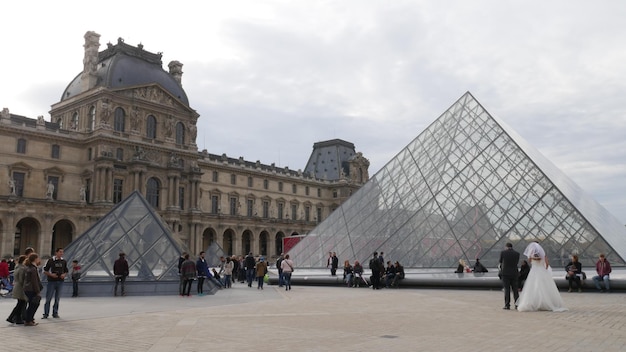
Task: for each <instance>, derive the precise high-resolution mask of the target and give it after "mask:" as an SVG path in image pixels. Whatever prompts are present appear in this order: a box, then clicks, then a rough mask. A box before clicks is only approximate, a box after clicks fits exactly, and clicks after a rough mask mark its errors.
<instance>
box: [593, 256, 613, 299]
mask: <svg viewBox="0 0 626 352" xmlns="http://www.w3.org/2000/svg"><path fill="white" fill-rule="evenodd" d="M596 273H598V275H596V276H594V277H593V283H594V284H595V285H596V288H597V289H598V291H600V292H605V290H606V292H609V291H610V290H611V286H610V284H609V281H610V278H609V274H610V273H611V264H610V263H609V261H608V260H606V258H605V257H604V254H600V259H598V261H597V262H596ZM600 281H603V282H604V289H603V288H602V286H600Z"/></svg>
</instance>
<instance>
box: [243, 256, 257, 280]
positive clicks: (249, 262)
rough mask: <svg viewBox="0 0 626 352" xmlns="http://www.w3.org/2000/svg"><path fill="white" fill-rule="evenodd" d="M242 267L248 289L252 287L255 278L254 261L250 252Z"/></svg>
mask: <svg viewBox="0 0 626 352" xmlns="http://www.w3.org/2000/svg"><path fill="white" fill-rule="evenodd" d="M243 265H244V267H245V268H246V280H247V281H248V287H252V281H253V280H254V278H255V276H256V272H255V270H256V269H255V265H256V260H255V259H254V257H253V256H252V252H250V253H248V255H247V256H246V258H245V259H244V261H243Z"/></svg>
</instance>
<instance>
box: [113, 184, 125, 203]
mask: <svg viewBox="0 0 626 352" xmlns="http://www.w3.org/2000/svg"><path fill="white" fill-rule="evenodd" d="M123 189H124V180H122V179H119V178H116V179H115V180H113V203H115V204H117V203H120V202H121V201H122V194H123Z"/></svg>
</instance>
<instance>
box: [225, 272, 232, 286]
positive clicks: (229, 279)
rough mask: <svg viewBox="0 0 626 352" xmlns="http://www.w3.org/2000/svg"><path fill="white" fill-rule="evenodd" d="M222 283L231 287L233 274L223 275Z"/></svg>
mask: <svg viewBox="0 0 626 352" xmlns="http://www.w3.org/2000/svg"><path fill="white" fill-rule="evenodd" d="M224 283H225V284H226V288H231V287H232V284H233V276H232V275H224Z"/></svg>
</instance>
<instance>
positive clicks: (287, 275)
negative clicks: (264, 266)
mask: <svg viewBox="0 0 626 352" xmlns="http://www.w3.org/2000/svg"><path fill="white" fill-rule="evenodd" d="M280 265H281V267H282V268H283V278H284V280H285V291H289V290H291V275H292V274H293V271H294V269H293V266H294V264H293V261H292V260H291V259H290V257H289V254H286V255H285V259H283V261H282V263H280Z"/></svg>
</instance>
